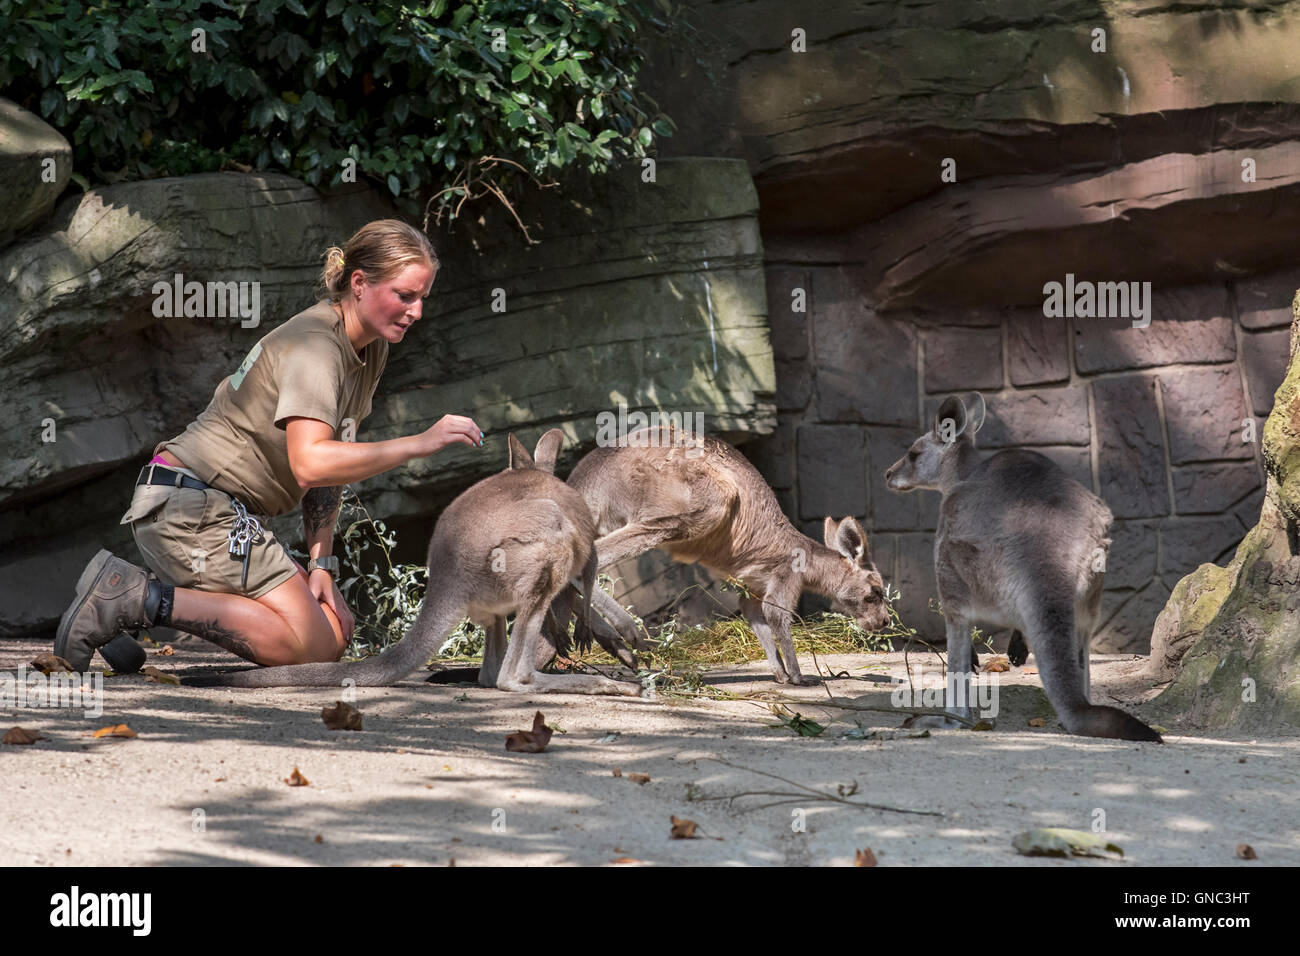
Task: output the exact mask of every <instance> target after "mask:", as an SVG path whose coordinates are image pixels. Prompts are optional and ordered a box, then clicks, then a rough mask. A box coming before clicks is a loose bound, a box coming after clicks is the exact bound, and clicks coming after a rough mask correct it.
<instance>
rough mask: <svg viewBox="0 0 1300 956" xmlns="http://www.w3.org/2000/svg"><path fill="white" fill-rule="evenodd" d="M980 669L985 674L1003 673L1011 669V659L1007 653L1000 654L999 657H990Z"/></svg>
mask: <svg viewBox="0 0 1300 956" xmlns="http://www.w3.org/2000/svg"><path fill="white" fill-rule="evenodd" d="M980 670H981V671H982V672H983V673H985V674H1001V673H1003V672H1004V671H1009V670H1011V661H1010V660H1009V659H1008V658H1007V656H1006V655H1005V654H999V655H998V656H997V657H992V658H989V660H988V661H987V662H986V663H985V664H984V666H983V667H981V668H980Z"/></svg>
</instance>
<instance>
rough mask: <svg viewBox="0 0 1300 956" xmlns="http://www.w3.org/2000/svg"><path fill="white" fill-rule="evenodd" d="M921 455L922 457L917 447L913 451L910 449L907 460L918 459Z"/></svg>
mask: <svg viewBox="0 0 1300 956" xmlns="http://www.w3.org/2000/svg"><path fill="white" fill-rule="evenodd" d="M920 457H921V453H920V452H919V451H917V450H916V449H915V448H913V449H912V450H911V451H909V452H908V453H907V460H908V461H916V459H918V458H920Z"/></svg>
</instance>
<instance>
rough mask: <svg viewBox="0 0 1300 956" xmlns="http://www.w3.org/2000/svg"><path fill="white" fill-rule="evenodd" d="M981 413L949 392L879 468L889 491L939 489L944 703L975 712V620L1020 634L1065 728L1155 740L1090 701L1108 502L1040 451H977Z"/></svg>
mask: <svg viewBox="0 0 1300 956" xmlns="http://www.w3.org/2000/svg"><path fill="white" fill-rule="evenodd" d="M984 411H985V408H984V399H983V397H982V396H980V395H979V394H976V395H975V397H974V399H973V400H972V406H971V408H970V410H969V411H968V410H967V408H966V405H965V404H964V403H963V402H962V400H961V399H960V398H956V397H951V398H948V399H946V400H945V401H944V402H943V404H942V405H941V406H940V407H939V411H938V414H937V415H936V416H935V421H934V426H933V428H932V429H931V430H930V431H929V432H927V433H926V434H924V435H922V436H921V437H920V438H918V439H917V440H916V441H915V442H913V443H912V447H911V448H910V449H908V452H907V454H906V455H905V456H904V457H902V458H900V459H899V460H898V461H896V462H894V464H893V465H891V466H890V467H889V470H888V471H887V472H885V479H886V483H887V485H888V486H889V488H890V489H892V490H894V491H912V490H915V489H918V488H921V489H929V490H933V491H938V492H939V493H940V494H942V495H943V501H942V503H941V505H940V508H939V526H938V529H937V531H936V533H935V539H934V571H935V577H936V578H937V580H938V586H939V599H940V601H941V602H942V604H943V614H944V620H945V621H946V623H947V631H948V670H949V674H950V677H949V681H950V682H949V684H948V685H947V686H948V691H949V693H950V694H955V695H956V697H957V700H956V702H955V703H956V704H957V705H959V706H955V707H953V706H950V707H949V708H948V709H950V710H953V711H954V712H955V713H959V714H961V715H962V716H965V717H969V716H971V714H972V708H971V707H970V706H969V705H962V704H963V702H966V701H969V700H970V671H971V641H970V637H971V625H972V624H984V625H986V626H989V627H993V628H1002V627H1009V628H1014V629H1015V630H1016V631H1018V632H1020V633H1021V634H1023V635H1025V637H1026V638H1027V641H1028V647H1029V649H1030V650H1032V651H1033V653H1034V656H1035V657H1036V658H1037V661H1038V670H1039V673H1040V674H1041V675H1042V678H1043V688H1044V690H1046V691H1047V696H1048V699H1049V700H1050V701H1051V702H1052V706H1053V707H1054V708H1056V713H1057V715H1058V716H1059V717H1060V718H1061V722H1062V723H1063V724H1064V725H1065V728H1066V730H1068V731H1069V732H1070V733H1072V734H1080V735H1083V736H1087V737H1119V738H1123V739H1125V740H1150V741H1155V742H1157V743H1162V742H1163V741H1162V740H1161V738H1160V735H1159V734H1158V733H1156V732H1155V731H1154V730H1152V729H1151V728H1150V727H1148V726H1147V725H1146V724H1144V723H1142V721H1140V720H1137V719H1136V718H1134V717H1131V716H1129V715H1128V714H1126V713H1124V711H1122V710H1119V709H1117V708H1115V707H1105V706H1099V705H1096V704H1093V703H1092V702H1091V700H1090V697H1089V690H1090V681H1089V661H1088V650H1089V642H1090V640H1091V637H1092V630H1093V626H1094V625H1095V623H1096V619H1097V611H1098V607H1099V605H1100V603H1101V591H1102V578H1103V576H1104V570H1102V569H1103V568H1104V566H1105V560H1104V559H1105V554H1106V550H1107V548H1108V547H1109V545H1110V538H1108V537H1107V532H1108V531H1109V529H1110V524H1111V520H1112V515H1111V512H1110V509H1109V508H1107V507H1106V504H1105V502H1103V501H1102V500H1101V499H1100V498H1098V497H1097V496H1096V495H1094V494H1093V493H1092V492H1091V491H1089V490H1088V489H1086V488H1084V487H1083V486H1082V485H1080V484H1079V483H1078V482H1077V481H1074V480H1073V479H1071V478H1070V477H1069V476H1068V475H1066V474H1065V472H1064V471H1062V470H1061V469H1060V468H1059V467H1057V465H1056V464H1055V463H1054V462H1052V461H1051V460H1050V459H1048V458H1046V457H1044V456H1043V455H1040V454H1037V453H1036V452H1030V451H1021V450H1008V451H1000V452H997V453H995V454H992V455H989V456H988V457H982V456H981V455H980V453H979V452H978V451H977V450H976V448H975V433H976V432H978V431H979V429H980V426H981V425H982V424H983V423H984ZM954 682H955V683H954ZM948 703H949V704H950V705H952V704H954V701H952V700H951V699H949V701H948Z"/></svg>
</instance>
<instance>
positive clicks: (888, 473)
mask: <svg viewBox="0 0 1300 956" xmlns="http://www.w3.org/2000/svg"><path fill="white" fill-rule="evenodd" d="M905 464H906V462H905V460H904V459H902V458H900V459H898V461H896V462H894V463H893V464H892V465H890V466H889V467H888V468H887V469H886V470H885V487H886V488H888V489H889V490H890V491H910V490H911V488H912V485H911V483H910V482H908V481H907V480H906V479H905V478H904V477H903V476H902V471H903V466H904V465H905Z"/></svg>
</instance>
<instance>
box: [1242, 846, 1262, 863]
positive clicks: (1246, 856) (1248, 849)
mask: <svg viewBox="0 0 1300 956" xmlns="http://www.w3.org/2000/svg"><path fill="white" fill-rule="evenodd" d="M1237 859H1239V860H1258V859H1259V857H1258V856H1256V855H1255V848H1254V847H1253V846H1251V845H1250V844H1249V843H1238V844H1237Z"/></svg>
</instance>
